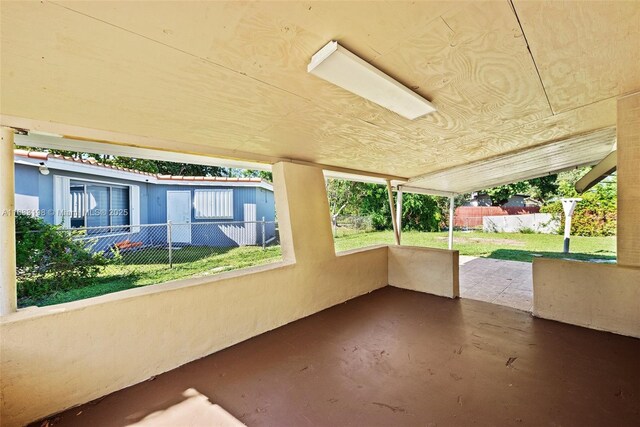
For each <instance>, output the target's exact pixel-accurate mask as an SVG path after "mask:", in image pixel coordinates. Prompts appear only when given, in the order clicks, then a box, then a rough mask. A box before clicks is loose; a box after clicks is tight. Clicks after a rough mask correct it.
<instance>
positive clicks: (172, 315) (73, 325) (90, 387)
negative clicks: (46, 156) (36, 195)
mask: <svg viewBox="0 0 640 427" xmlns="http://www.w3.org/2000/svg"><path fill="white" fill-rule="evenodd" d="M274 181H275V182H274V184H275V194H276V196H277V197H276V204H277V206H276V208H277V212H278V218H279V220H280V230H281V239H282V246H283V252H284V253H285V262H283V263H279V264H276V265H269V266H261V267H254V268H251V269H247V270H244V271H241V272H230V273H224V274H220V275H218V276H216V277H215V278H199V279H188V280H182V281H177V282H173V283H167V284H161V285H156V286H150V287H146V288H140V289H133V290H127V291H123V292H118V293H115V294H111V295H105V296H101V297H97V298H92V299H90V300H85V301H77V302H72V303H67V304H61V305H57V306H53V307H43V308H35V309H27V310H21V311H19V312H18V313H14V314H11V315H9V316H5V317H3V318H2V320H1V321H0V322H1V323H0V333H1V336H2V341H1V344H0V345H1V347H0V350H1V353H0V358H1V360H0V375H1V393H2V406H1V407H0V408H1V411H2V412H1V416H2V425H3V426H16V425H21V424H24V423H26V422H29V421H33V420H36V419H38V418H41V417H43V416H46V415H49V414H52V413H54V412H57V411H60V410H62V409H65V408H68V407H71V406H74V405H78V404H81V403H84V402H87V401H89V400H92V399H95V398H97V397H100V396H103V395H105V394H108V393H110V392H113V391H116V390H119V389H121V388H123V387H126V386H129V385H132V384H135V383H138V382H140V381H143V380H145V379H147V378H149V377H151V376H153V375H156V374H159V373H161V372H165V371H168V370H170V369H173V368H175V367H177V366H180V365H182V364H184V363H186V362H189V361H191V360H195V359H198V358H200V357H203V356H206V355H208V354H211V353H213V352H216V351H218V350H221V349H223V348H225V347H228V346H230V345H233V344H235V343H237V342H240V341H243V340H245V339H248V338H250V337H253V336H255V335H258V334H260V333H263V332H265V331H268V330H271V329H274V328H277V327H279V326H281V325H284V324H286V323H289V322H291V321H294V320H296V319H299V318H302V317H304V316H308V315H310V314H313V313H315V312H318V311H320V310H322V309H325V308H327V307H331V306H333V305H335V304H339V303H341V302H343V301H346V300H348V299H350V298H354V297H356V296H358V295H362V294H365V293H368V292H370V291H372V290H374V289H377V288H380V287H382V286H386V284H387V248H386V246H381V247H376V248H372V249H365V250H356V251H350V252H346V253H342V254H340V255H339V256H336V255H335V252H334V248H333V240H332V238H331V227H330V222H329V208H328V205H327V198H326V193H325V189H324V188H325V187H324V178H323V176H322V171H321V170H320V169H316V168H312V167H308V166H300V165H293V164H289V163H281V164H277V165H275V167H274ZM285 181H286V182H285ZM293 260H295V262H294V261H293Z"/></svg>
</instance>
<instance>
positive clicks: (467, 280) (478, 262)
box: [460, 255, 533, 311]
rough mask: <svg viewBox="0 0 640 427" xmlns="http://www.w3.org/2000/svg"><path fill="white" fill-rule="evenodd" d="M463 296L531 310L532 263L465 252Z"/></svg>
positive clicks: (461, 273)
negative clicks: (477, 255) (467, 254)
mask: <svg viewBox="0 0 640 427" xmlns="http://www.w3.org/2000/svg"><path fill="white" fill-rule="evenodd" d="M460 296H461V297H462V298H469V299H474V300H478V301H485V302H490V303H493V304H500V305H506V306H508V307H513V308H517V309H518V310H524V311H531V307H532V304H533V278H532V276H531V263H529V262H518V261H504V260H499V259H491V258H476V257H470V256H463V255H461V256H460Z"/></svg>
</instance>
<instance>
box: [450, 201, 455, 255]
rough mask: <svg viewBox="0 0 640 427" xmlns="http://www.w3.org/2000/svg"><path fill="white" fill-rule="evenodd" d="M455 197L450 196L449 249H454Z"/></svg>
mask: <svg viewBox="0 0 640 427" xmlns="http://www.w3.org/2000/svg"><path fill="white" fill-rule="evenodd" d="M454 201H455V197H454V196H451V197H449V250H452V249H453V220H454V217H453V213H454V211H453V208H454Z"/></svg>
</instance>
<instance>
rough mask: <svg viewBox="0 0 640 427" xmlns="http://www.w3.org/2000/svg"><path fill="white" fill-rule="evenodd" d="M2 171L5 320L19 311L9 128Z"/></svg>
mask: <svg viewBox="0 0 640 427" xmlns="http://www.w3.org/2000/svg"><path fill="white" fill-rule="evenodd" d="M0 171H2V179H0V248H2V255H0V316H5V315H7V314H11V313H13V312H15V311H16V310H17V293H16V222H15V221H16V215H15V177H14V174H15V170H14V166H13V129H11V128H8V127H3V128H2V141H1V142H0Z"/></svg>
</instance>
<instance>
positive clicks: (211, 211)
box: [193, 188, 233, 219]
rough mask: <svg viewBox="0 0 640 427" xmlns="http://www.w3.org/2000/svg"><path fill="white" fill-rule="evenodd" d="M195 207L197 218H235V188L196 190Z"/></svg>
mask: <svg viewBox="0 0 640 427" xmlns="http://www.w3.org/2000/svg"><path fill="white" fill-rule="evenodd" d="M193 207H194V210H195V217H196V219H233V190H232V189H226V188H224V189H223V188H221V189H210V190H195V192H194V201H193Z"/></svg>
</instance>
